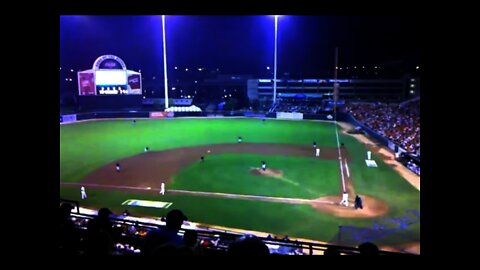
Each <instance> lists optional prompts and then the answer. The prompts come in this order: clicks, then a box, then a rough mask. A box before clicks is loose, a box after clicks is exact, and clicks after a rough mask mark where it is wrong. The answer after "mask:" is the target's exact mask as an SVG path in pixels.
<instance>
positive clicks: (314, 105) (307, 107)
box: [270, 98, 325, 114]
mask: <svg viewBox="0 0 480 270" xmlns="http://www.w3.org/2000/svg"><path fill="white" fill-rule="evenodd" d="M324 110H325V108H324V106H323V105H322V104H321V103H320V102H318V101H317V102H311V101H307V100H294V99H293V100H292V99H282V98H278V99H277V101H276V102H275V104H274V105H273V106H272V108H271V109H270V112H273V113H275V112H298V113H306V114H317V113H320V112H322V111H324Z"/></svg>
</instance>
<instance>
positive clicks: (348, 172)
mask: <svg viewBox="0 0 480 270" xmlns="http://www.w3.org/2000/svg"><path fill="white" fill-rule="evenodd" d="M345 169H347V177H350V170H349V169H348V164H347V160H346V159H345Z"/></svg>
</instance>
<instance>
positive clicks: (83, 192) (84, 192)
mask: <svg viewBox="0 0 480 270" xmlns="http://www.w3.org/2000/svg"><path fill="white" fill-rule="evenodd" d="M80 192H81V193H82V200H85V199H86V198H87V192H86V191H85V187H81V188H80Z"/></svg>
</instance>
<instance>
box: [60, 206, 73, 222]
mask: <svg viewBox="0 0 480 270" xmlns="http://www.w3.org/2000/svg"><path fill="white" fill-rule="evenodd" d="M72 209H73V205H71V204H69V203H62V205H60V217H61V218H68V217H70V213H71V212H72Z"/></svg>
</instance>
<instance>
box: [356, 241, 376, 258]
mask: <svg viewBox="0 0 480 270" xmlns="http://www.w3.org/2000/svg"><path fill="white" fill-rule="evenodd" d="M358 249H359V251H360V255H379V250H378V247H377V246H376V245H375V244H373V243H371V242H365V243H363V244H361V245H359V246H358Z"/></svg>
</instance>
